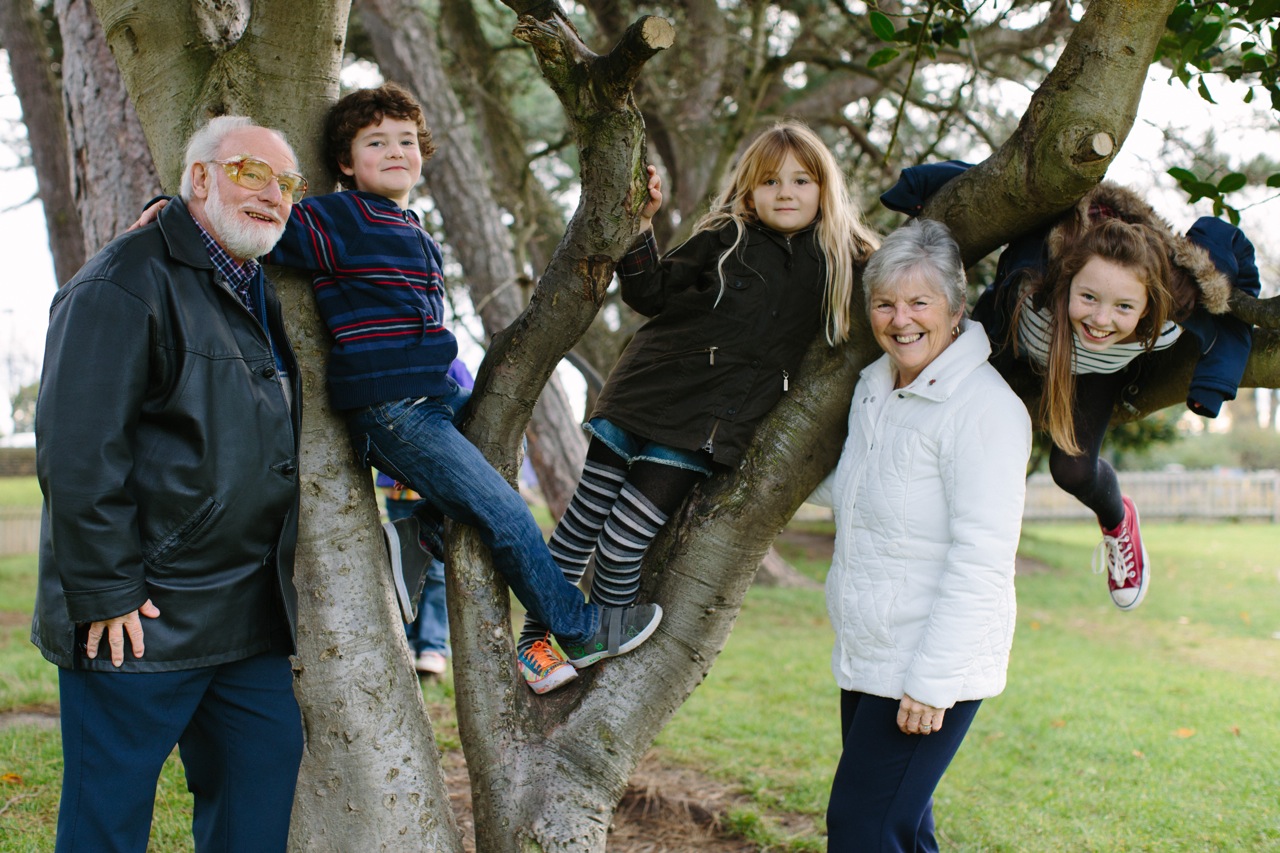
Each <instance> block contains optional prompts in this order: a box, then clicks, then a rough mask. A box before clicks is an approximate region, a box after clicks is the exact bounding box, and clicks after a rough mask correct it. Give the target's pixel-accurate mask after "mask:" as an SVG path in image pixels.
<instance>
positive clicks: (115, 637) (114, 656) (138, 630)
mask: <svg viewBox="0 0 1280 853" xmlns="http://www.w3.org/2000/svg"><path fill="white" fill-rule="evenodd" d="M138 614H142V615H143V616H146V617H147V618H148V619H154V618H156V617H157V616H159V615H160V609H159V608H158V607H156V606H155V605H154V604H152V603H151V599H149V598H148V599H147V600H146V601H144V602H143V603H142V606H141V607H139V608H138V609H137V610H131V611H129V612H128V613H126V614H125V615H123V616H117V617H115V618H114V619H107V620H106V621H104V622H92V623H90V624H89V639H88V641H87V642H86V643H85V654H86V655H87V656H88V657H89V659H90V660H93V659H94V658H96V657H97V656H98V646H99V644H100V643H101V642H102V634H103V632H104V631H105V632H106V635H107V646H109V647H110V649H111V664H112V665H113V666H120V664H122V663H124V637H125V635H126V634H128V635H129V646H130V647H131V648H132V649H133V656H134V657H135V658H140V657H142V653H143V651H144V650H145V648H144V646H143V642H142V620H141V619H139V618H138Z"/></svg>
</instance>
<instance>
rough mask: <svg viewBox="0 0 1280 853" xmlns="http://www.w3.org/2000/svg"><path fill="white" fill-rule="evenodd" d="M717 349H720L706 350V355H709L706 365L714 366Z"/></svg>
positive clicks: (711, 348)
mask: <svg viewBox="0 0 1280 853" xmlns="http://www.w3.org/2000/svg"><path fill="white" fill-rule="evenodd" d="M718 349H720V347H708V348H707V353H708V354H709V355H710V359H709V360H708V361H707V363H708V364H715V363H716V350H718Z"/></svg>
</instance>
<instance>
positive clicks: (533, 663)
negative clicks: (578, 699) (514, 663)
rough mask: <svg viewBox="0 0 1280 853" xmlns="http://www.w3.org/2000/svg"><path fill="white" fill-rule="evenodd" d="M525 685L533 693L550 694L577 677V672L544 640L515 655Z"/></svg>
mask: <svg viewBox="0 0 1280 853" xmlns="http://www.w3.org/2000/svg"><path fill="white" fill-rule="evenodd" d="M516 660H518V661H519V662H520V672H521V673H522V674H523V675H524V680H525V683H526V684H528V685H529V689H530V690H532V691H533V692H534V693H538V694H542V693H550V692H551V691H552V690H555V689H556V688H557V687H563V686H564V685H566V684H568V683H569V682H570V681H573V680H574V679H575V678H577V677H578V671H577V670H576V669H574V668H573V666H572V665H571V664H570V663H569V662H568V661H567V660H565V659H564V658H562V657H560V653H559V652H557V651H556V650H555V649H553V648H552V647H551V644H550V643H549V642H547V641H546V640H545V639H542V640H538V641H537V642H535V643H534V644H533V645H532V646H530V647H529V648H528V649H525V650H524V651H523V652H520V653H519V654H518V655H516Z"/></svg>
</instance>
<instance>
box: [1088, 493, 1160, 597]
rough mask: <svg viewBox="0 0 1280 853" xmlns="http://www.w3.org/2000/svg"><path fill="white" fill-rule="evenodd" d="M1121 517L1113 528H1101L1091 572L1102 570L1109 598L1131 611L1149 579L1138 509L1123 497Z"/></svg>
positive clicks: (1149, 566)
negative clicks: (1109, 592) (1122, 518)
mask: <svg viewBox="0 0 1280 853" xmlns="http://www.w3.org/2000/svg"><path fill="white" fill-rule="evenodd" d="M1122 500H1123V501H1124V520H1123V521H1121V522H1120V525H1119V526H1118V527H1116V528H1115V529H1114V530H1107V529H1106V528H1103V530H1102V542H1101V544H1099V545H1098V548H1097V550H1096V551H1094V552H1093V570H1094V572H1102V571H1104V570H1105V571H1106V573H1107V586H1108V587H1109V588H1110V590H1111V600H1112V602H1114V603H1115V605H1116V607H1119V608H1120V609H1121V610H1132V609H1133V608H1135V607H1137V606H1138V605H1139V604H1141V603H1142V597H1143V596H1144V595H1146V594H1147V582H1148V581H1150V579H1151V564H1150V563H1149V562H1148V561H1147V549H1146V548H1144V547H1143V546H1142V533H1141V532H1140V531H1139V530H1138V509H1137V507H1135V506H1134V505H1133V501H1131V500H1129V498H1127V497H1123V498H1122Z"/></svg>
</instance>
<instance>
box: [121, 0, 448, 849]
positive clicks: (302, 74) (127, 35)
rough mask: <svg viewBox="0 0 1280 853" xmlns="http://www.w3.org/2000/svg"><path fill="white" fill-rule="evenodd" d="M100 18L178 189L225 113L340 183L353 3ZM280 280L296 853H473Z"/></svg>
mask: <svg viewBox="0 0 1280 853" xmlns="http://www.w3.org/2000/svg"><path fill="white" fill-rule="evenodd" d="M95 5H96V8H97V10H98V14H99V16H100V17H101V20H102V22H103V29H104V31H105V32H106V35H107V40H108V43H109V44H110V45H111V46H112V52H113V53H114V54H115V56H116V58H117V61H118V62H119V63H120V69H121V72H122V77H123V79H124V81H125V84H126V86H127V87H128V90H129V92H130V94H131V96H132V97H133V98H134V101H135V103H136V104H137V107H138V115H139V117H140V119H141V121H142V125H143V127H144V129H145V131H146V134H147V138H148V139H149V140H150V142H151V147H152V152H153V154H154V155H155V158H156V161H157V162H158V163H160V164H162V165H161V173H162V174H163V176H164V179H165V184H166V186H167V187H168V188H169V189H170V190H172V189H173V188H175V187H176V186H177V183H178V178H179V176H180V174H181V162H182V155H183V149H184V144H185V141H186V138H187V137H188V136H189V135H190V133H191V132H192V131H193V130H194V129H195V127H196V126H197V125H198V124H199V123H200V122H201V121H203V120H204V119H205V118H206V117H209V116H214V115H221V114H240V115H248V116H251V117H253V118H255V119H256V120H258V121H259V122H261V123H263V124H265V125H268V126H273V125H274V126H282V127H283V129H284V131H285V132H286V134H287V135H288V137H289V138H290V140H291V141H292V142H293V143H294V144H295V146H296V148H297V150H298V154H299V157H300V160H301V163H300V166H301V168H302V171H304V172H305V173H306V174H309V175H312V176H319V175H321V174H324V173H325V170H324V169H323V168H320V167H319V164H320V162H321V159H320V144H321V135H320V127H321V123H322V120H323V114H324V111H325V109H326V108H327V107H328V105H329V104H330V103H332V101H333V99H334V97H335V96H336V94H337V90H338V77H337V75H338V71H339V67H340V61H341V57H342V34H343V32H344V30H345V26H346V19H347V12H348V4H347V2H346V0H329V2H313V3H310V4H308V5H307V6H306V7H305V9H303V8H301V7H294V6H292V4H255V5H254V7H253V8H252V9H250V7H249V5H248V3H247V2H243V0H242V2H233V3H225V4H221V5H218V6H214V5H212V4H202V3H195V4H191V5H190V6H184V7H182V9H181V10H177V9H175V8H174V7H173V5H172V4H171V3H168V2H165V0H151V1H150V2H148V3H143V4H139V3H138V2H137V0H97V2H96V4H95ZM286 46H287V49H285V48H286ZM262 81H270V83H271V85H264V84H263V82H262ZM315 183H316V184H317V185H318V187H322V186H323V184H324V181H322V180H316V182H315ZM276 281H277V290H278V291H279V293H280V296H281V300H282V302H283V303H284V307H285V314H286V324H287V326H288V331H289V336H290V339H291V340H292V342H293V345H294V348H295V350H296V351H297V353H298V360H299V365H300V368H301V370H302V374H303V376H302V379H303V400H304V403H305V405H304V409H303V437H302V447H303V453H302V458H301V466H300V467H301V472H302V473H301V479H302V517H301V528H300V531H299V544H298V556H297V563H296V566H295V583H296V586H297V588H298V604H299V626H298V656H297V659H296V661H295V665H294V667H295V688H296V691H297V694H298V701H299V704H300V705H301V708H302V714H303V724H304V728H305V731H306V751H305V753H304V755H303V763H302V770H301V773H300V776H299V781H298V795H297V799H296V800H295V803H294V814H293V824H292V830H291V839H290V844H291V848H292V849H295V850H307V851H325V850H329V851H335V853H339V851H350V850H388V851H402V850H412V849H420V850H441V851H456V850H460V849H461V840H460V836H459V833H458V830H457V826H456V824H455V822H454V819H453V814H452V812H451V810H450V807H449V798H448V792H447V790H446V788H445V785H444V778H443V775H442V773H441V771H440V763H439V753H438V750H437V747H436V744H435V741H434V738H433V736H432V731H431V726H430V722H429V720H428V719H427V715H426V709H425V707H424V705H423V702H422V694H421V691H420V689H419V687H418V681H417V678H416V677H415V675H414V672H413V667H412V665H411V661H410V658H409V653H408V646H407V645H406V642H405V639H404V630H403V628H402V627H401V625H400V622H399V619H398V617H397V616H396V615H395V614H394V613H393V611H394V610H395V605H394V594H393V592H392V591H391V586H390V583H389V577H388V573H387V571H386V549H385V546H384V544H383V540H382V537H381V534H380V531H379V529H378V525H377V518H376V514H375V503H374V501H373V494H372V485H371V477H370V474H369V471H368V470H366V469H363V468H359V467H357V466H356V465H355V464H353V463H354V458H353V455H352V454H351V452H350V449H349V446H348V442H347V439H346V431H345V427H344V425H343V424H342V423H341V421H339V420H338V419H337V418H336V417H335V416H334V414H333V413H332V412H330V411H329V410H328V408H327V405H326V394H325V391H324V381H325V380H324V364H325V357H326V353H327V349H328V333H327V332H326V331H325V330H324V328H323V326H322V325H321V323H320V321H319V318H318V316H317V315H316V312H315V307H314V303H313V300H312V297H311V293H310V282H309V280H308V279H306V278H305V277H303V276H300V275H296V274H295V275H290V276H279V277H276ZM391 638H394V639H391Z"/></svg>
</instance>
